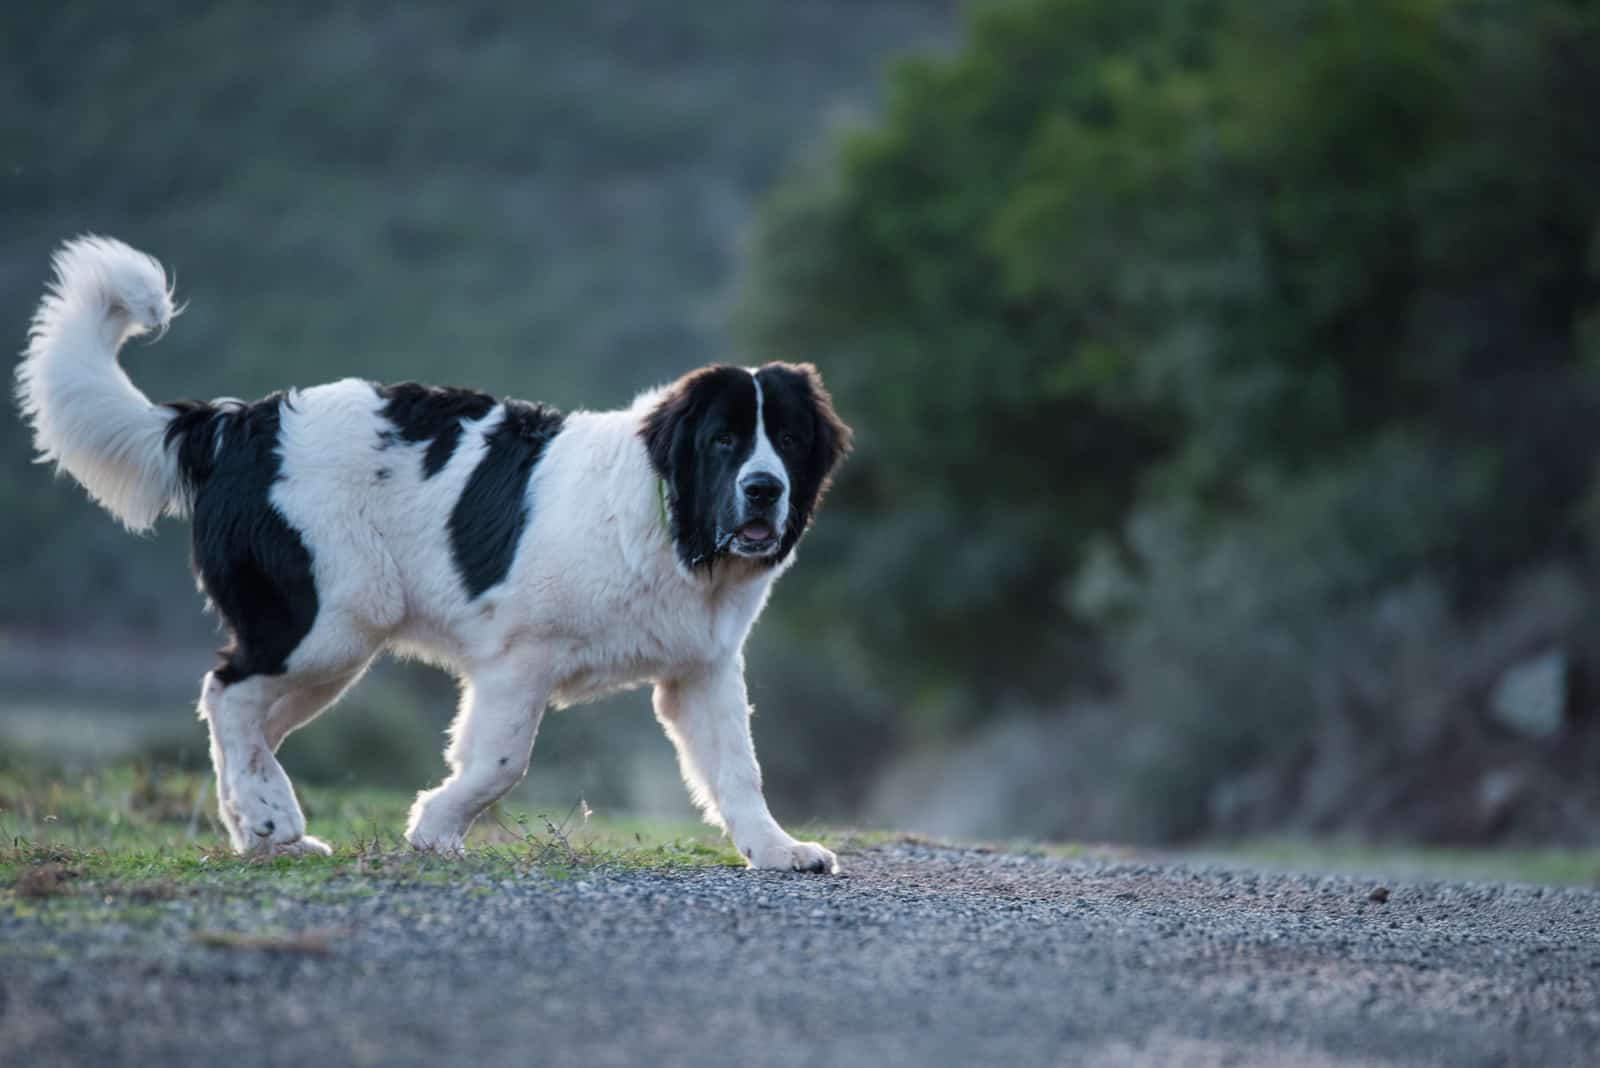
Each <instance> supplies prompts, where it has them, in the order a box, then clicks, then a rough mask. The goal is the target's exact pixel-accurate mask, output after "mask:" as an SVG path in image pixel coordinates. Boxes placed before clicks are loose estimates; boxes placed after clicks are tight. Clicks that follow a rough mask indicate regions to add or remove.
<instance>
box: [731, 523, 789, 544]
mask: <svg viewBox="0 0 1600 1068" xmlns="http://www.w3.org/2000/svg"><path fill="white" fill-rule="evenodd" d="M734 538H735V541H736V542H737V544H738V547H739V548H740V549H742V550H744V551H746V552H755V551H759V550H762V549H767V548H770V547H771V546H772V545H773V544H774V543H775V542H776V541H777V540H778V533H777V531H775V530H773V529H772V524H771V523H768V522H767V521H766V520H764V519H752V520H750V522H748V523H746V524H744V526H742V527H740V528H739V529H738V530H736V531H734Z"/></svg>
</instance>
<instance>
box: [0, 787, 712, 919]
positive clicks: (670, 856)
mask: <svg viewBox="0 0 1600 1068" xmlns="http://www.w3.org/2000/svg"><path fill="white" fill-rule="evenodd" d="M301 802H302V805H303V807H304V809H305V811H306V817H307V823H308V827H309V830H310V833H312V834H314V835H316V836H318V837H320V838H322V839H323V840H324V841H326V842H328V843H329V844H330V845H331V846H333V849H334V852H333V855H332V856H328V857H321V856H304V857H272V858H245V857H239V856H236V855H234V854H233V853H232V852H231V850H230V849H229V848H228V845H227V839H226V836H225V834H224V833H223V831H222V828H221V826H220V825H219V824H218V823H217V820H216V815H215V802H214V800H213V798H212V796H211V783H210V777H209V776H208V775H201V774H195V773H186V772H172V771H152V770H148V769H139V768H121V769H114V770H107V771H103V772H99V773H96V774H93V775H88V776H84V777H81V778H78V779H75V780H72V781H62V780H60V779H38V780H35V779H31V778H29V777H27V776H25V775H18V774H15V773H0V835H3V839H0V905H3V904H6V903H9V904H10V905H11V906H12V907H13V908H15V907H18V906H19V905H22V903H23V902H25V901H28V900H36V899H44V898H51V897H62V896H72V895H75V894H79V893H80V892H82V891H87V890H93V891H94V892H95V893H97V894H98V893H101V892H103V891H105V890H106V889H107V888H109V889H110V890H111V891H112V893H113V894H114V895H115V894H121V895H123V896H126V897H128V898H129V899H131V900H133V901H134V902H135V903H139V902H140V901H148V900H151V899H155V898H160V897H163V896H170V895H171V894H173V893H178V892H183V890H184V888H186V887H190V886H194V885H203V886H205V887H208V888H212V889H224V890H227V889H231V890H235V891H238V892H247V891H260V890H263V889H269V888H270V890H271V891H272V892H285V891H291V892H293V891H298V892H305V893H310V892H314V891H330V890H337V891H338V892H341V893H343V892H355V893H359V892H361V886H362V885H363V883H364V882H365V881H366V880H371V879H388V880H393V881H404V882H444V881H450V880H454V879H458V878H463V877H467V876H474V875H490V876H500V877H511V876H516V875H521V874H527V873H530V872H539V873H541V874H543V875H546V876H549V877H554V878H564V877H568V876H570V875H571V874H572V873H574V872H576V871H580V870H585V869H593V868H607V867H611V868H616V867H634V868H637V867H671V866H685V865H691V866H743V863H744V861H743V859H742V858H741V857H740V856H739V855H738V853H737V852H735V851H734V849H733V848H732V847H731V845H729V844H728V843H727V842H726V840H725V839H723V838H722V837H721V836H720V835H719V834H718V832H716V831H715V830H713V829H712V828H709V827H705V826H701V825H697V824H677V823H663V822H657V821H647V820H639V819H628V818H602V817H598V816H593V815H586V814H584V813H581V812H579V811H567V812H543V811H538V810H532V809H524V808H519V807H516V806H502V805H497V806H495V807H494V808H493V809H491V810H490V811H489V812H488V813H486V814H485V815H484V817H483V818H482V819H481V820H479V821H478V825H477V826H476V827H474V828H473V832H472V835H471V838H470V839H469V842H468V848H467V851H466V853H465V855H464V856H460V857H436V856H427V855H422V854H417V853H414V852H412V851H411V850H410V849H409V848H408V847H406V845H405V843H404V841H403V840H402V839H401V838H400V837H399V832H400V829H401V828H402V827H403V826H404V824H405V818H406V812H407V810H408V809H409V807H410V804H411V795H410V794H401V793H398V792H391V791H381V790H363V789H328V788H321V789H318V788H310V789H306V790H303V791H301Z"/></svg>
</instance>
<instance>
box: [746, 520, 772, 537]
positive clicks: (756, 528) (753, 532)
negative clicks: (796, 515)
mask: <svg viewBox="0 0 1600 1068" xmlns="http://www.w3.org/2000/svg"><path fill="white" fill-rule="evenodd" d="M739 536H740V537H741V538H743V539H744V540H745V541H766V540H767V539H768V538H770V537H772V528H771V527H769V526H767V524H765V523H763V522H762V521H761V520H759V519H755V520H752V521H751V522H749V523H746V524H745V525H744V526H742V527H740V528H739Z"/></svg>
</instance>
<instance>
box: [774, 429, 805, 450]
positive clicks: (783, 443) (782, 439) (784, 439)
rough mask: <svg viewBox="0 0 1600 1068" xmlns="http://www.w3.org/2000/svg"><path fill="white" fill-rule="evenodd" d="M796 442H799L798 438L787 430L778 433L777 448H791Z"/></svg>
mask: <svg viewBox="0 0 1600 1068" xmlns="http://www.w3.org/2000/svg"><path fill="white" fill-rule="evenodd" d="M798 444H800V439H799V438H797V437H795V436H794V435H793V434H790V433H788V432H787V431H785V432H784V433H782V434H780V435H778V448H780V449H783V450H784V451H785V452H787V451H789V450H790V449H793V448H794V447H795V446H796V445H798Z"/></svg>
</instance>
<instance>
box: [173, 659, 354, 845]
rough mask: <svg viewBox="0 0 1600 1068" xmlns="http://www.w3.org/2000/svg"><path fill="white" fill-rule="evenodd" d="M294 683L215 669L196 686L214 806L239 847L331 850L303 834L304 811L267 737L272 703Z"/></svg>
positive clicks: (288, 680)
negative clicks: (207, 736) (226, 679)
mask: <svg viewBox="0 0 1600 1068" xmlns="http://www.w3.org/2000/svg"><path fill="white" fill-rule="evenodd" d="M294 688H296V687H295V684H294V682H293V681H291V680H290V679H289V678H288V677H286V676H281V675H252V676H249V677H248V678H244V679H240V680H238V681H235V682H231V683H227V684H225V683H223V682H222V680H220V679H219V678H218V677H217V672H210V673H208V674H207V675H206V677H205V681H204V683H203V684H202V687H201V691H200V714H201V716H202V717H204V719H205V720H206V723H207V725H208V726H209V727H210V730H211V763H212V766H213V767H214V768H215V770H216V774H217V810H218V813H219V814H220V815H221V817H222V823H223V825H224V826H225V827H227V829H228V837H229V839H230V840H231V841H232V843H233V848H234V849H235V850H237V851H238V852H240V853H327V852H330V850H329V849H328V847H327V846H326V845H325V844H323V843H322V842H320V841H318V840H317V839H315V838H309V837H307V836H306V820H305V815H304V814H303V813H302V812H301V811H300V803H299V802H298V801H296V800H295V796H294V788H293V787H292V786H290V784H289V776H288V775H287V774H285V773H284V770H283V766H282V765H281V764H279V763H278V761H277V758H276V757H274V756H273V753H272V750H273V747H272V745H270V744H269V743H268V740H267V733H266V730H267V725H268V723H269V721H270V717H271V712H272V708H273V705H274V703H275V702H277V701H278V700H279V699H280V698H282V697H283V696H285V694H286V693H287V692H289V691H291V690H292V689H294ZM300 688H304V687H300ZM280 739H281V735H280Z"/></svg>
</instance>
